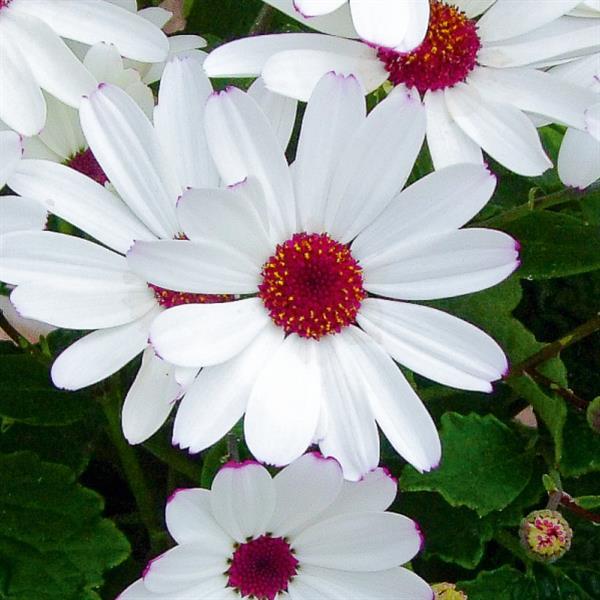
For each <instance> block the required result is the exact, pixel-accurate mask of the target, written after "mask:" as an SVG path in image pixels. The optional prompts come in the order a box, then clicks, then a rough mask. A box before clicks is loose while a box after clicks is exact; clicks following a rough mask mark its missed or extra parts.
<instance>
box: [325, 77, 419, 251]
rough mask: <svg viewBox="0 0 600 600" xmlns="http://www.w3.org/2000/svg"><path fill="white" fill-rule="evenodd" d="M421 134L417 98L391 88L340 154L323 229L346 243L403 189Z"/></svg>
mask: <svg viewBox="0 0 600 600" xmlns="http://www.w3.org/2000/svg"><path fill="white" fill-rule="evenodd" d="M424 138H425V110H424V108H423V105H422V104H421V100H420V99H419V97H418V96H411V95H409V94H407V93H405V91H404V90H402V89H400V88H396V89H395V90H394V91H393V92H392V93H391V94H390V95H389V96H388V97H387V98H386V100H385V101H384V102H382V103H380V104H378V105H377V107H376V108H375V109H374V110H373V111H372V112H371V113H370V114H369V116H368V117H367V119H366V121H365V122H364V123H363V124H362V126H361V127H360V129H359V130H358V131H357V132H356V134H355V135H354V137H353V138H352V139H351V141H350V143H349V144H348V148H347V150H346V152H345V153H344V154H343V155H342V157H340V161H339V163H338V168H337V169H336V171H335V174H334V176H333V179H332V182H331V188H330V191H329V197H328V200H327V209H326V212H325V230H326V231H328V232H330V233H331V235H332V236H333V237H334V238H335V239H336V240H338V241H340V242H349V241H350V240H352V239H353V238H355V237H356V235H357V234H358V233H360V231H361V230H362V229H364V228H365V227H366V226H367V225H369V224H370V223H371V222H372V221H373V220H374V219H375V218H376V217H377V216H378V215H379V214H380V213H381V212H382V211H383V210H384V209H385V207H386V206H387V205H388V204H389V203H390V201H391V200H392V198H393V197H394V196H395V195H396V194H397V193H398V192H400V190H401V189H402V188H403V187H404V184H405V183H406V180H407V179H408V176H409V175H410V172H411V171H412V168H413V165H414V162H415V160H416V158H417V155H418V153H419V151H420V149H421V146H422V145H423V140H424ZM390 165H394V167H393V168H390Z"/></svg>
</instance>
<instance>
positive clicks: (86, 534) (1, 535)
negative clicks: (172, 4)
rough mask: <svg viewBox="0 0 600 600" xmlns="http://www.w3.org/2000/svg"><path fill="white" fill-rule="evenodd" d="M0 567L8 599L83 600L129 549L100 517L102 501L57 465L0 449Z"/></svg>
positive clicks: (30, 455) (4, 594)
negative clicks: (0, 453) (4, 574)
mask: <svg viewBox="0 0 600 600" xmlns="http://www.w3.org/2000/svg"><path fill="white" fill-rule="evenodd" d="M0 473H1V474H2V475H1V478H2V487H1V488H0V516H1V518H0V571H4V572H6V573H8V577H7V578H6V580H5V588H4V590H3V595H2V594H0V595H1V596H2V597H3V598H6V599H7V600H34V599H35V600H82V598H91V597H93V596H91V595H90V594H91V592H92V590H93V588H96V587H98V586H100V585H101V584H102V581H103V579H102V574H103V572H104V571H105V570H107V569H109V568H111V567H113V566H115V565H117V564H119V563H121V562H122V561H123V560H125V558H126V557H127V556H128V554H129V544H128V542H127V540H126V538H125V537H124V536H123V534H122V533H121V532H120V531H119V530H118V529H117V528H116V527H115V525H114V524H113V523H112V522H111V521H109V520H108V519H103V518H102V517H101V512H102V508H103V501H102V498H101V497H100V496H98V495H97V494H96V493H95V492H93V491H91V490H89V489H86V488H84V487H82V486H81V485H79V484H77V483H76V482H75V476H74V474H73V472H72V471H71V470H70V469H68V468H67V467H65V466H63V465H57V464H53V463H47V462H42V461H41V460H40V459H39V458H38V457H37V456H36V455H35V454H33V453H30V452H22V453H16V454H10V455H0Z"/></svg>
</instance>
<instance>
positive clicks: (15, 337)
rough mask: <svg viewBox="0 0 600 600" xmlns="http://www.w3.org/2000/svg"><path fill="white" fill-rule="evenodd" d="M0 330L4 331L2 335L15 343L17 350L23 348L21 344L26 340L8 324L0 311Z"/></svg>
mask: <svg viewBox="0 0 600 600" xmlns="http://www.w3.org/2000/svg"><path fill="white" fill-rule="evenodd" d="M0 328H1V329H3V330H4V333H6V335H7V336H8V337H9V338H10V339H11V340H12V341H13V342H14V343H15V344H17V346H19V348H22V347H23V342H26V343H29V342H27V340H26V339H25V338H24V337H23V336H22V335H21V334H20V333H19V332H18V331H17V330H16V329H15V328H14V327H13V326H12V325H11V324H10V323H9V322H8V319H7V318H6V317H5V316H4V313H3V312H2V311H1V310H0Z"/></svg>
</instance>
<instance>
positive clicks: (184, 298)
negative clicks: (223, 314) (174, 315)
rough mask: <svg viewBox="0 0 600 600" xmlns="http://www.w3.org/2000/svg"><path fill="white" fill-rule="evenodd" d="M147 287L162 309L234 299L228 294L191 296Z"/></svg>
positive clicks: (156, 287) (155, 287) (153, 286)
mask: <svg viewBox="0 0 600 600" xmlns="http://www.w3.org/2000/svg"><path fill="white" fill-rule="evenodd" d="M148 287H149V288H150V289H151V290H152V291H153V292H154V297H155V298H156V301H157V302H158V303H159V304H160V305H161V306H163V307H164V308H173V307H174V306H181V305H182V304H218V303H219V302H229V301H230V300H233V299H234V298H233V296H231V295H229V294H219V295H217V294H192V293H190V292H178V291H176V290H168V289H166V288H162V287H160V286H158V285H153V284H152V283H149V284H148Z"/></svg>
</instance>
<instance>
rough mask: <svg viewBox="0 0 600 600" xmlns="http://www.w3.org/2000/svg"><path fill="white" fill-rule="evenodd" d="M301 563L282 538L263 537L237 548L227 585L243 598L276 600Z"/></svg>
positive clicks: (285, 588)
mask: <svg viewBox="0 0 600 600" xmlns="http://www.w3.org/2000/svg"><path fill="white" fill-rule="evenodd" d="M297 565H298V560H297V559H296V557H295V556H294V555H293V554H292V550H291V548H290V545H289V544H288V543H287V542H286V541H285V540H284V539H283V538H273V537H269V536H266V535H261V536H260V537H259V538H257V539H255V540H252V541H250V542H247V543H245V544H241V545H240V546H238V548H237V549H236V551H235V552H234V554H233V557H232V559H231V567H230V568H229V571H228V574H229V581H228V585H229V586H230V587H232V588H235V589H237V590H238V591H239V593H240V594H241V595H242V597H246V596H252V597H254V598H256V599H257V600H273V599H274V598H275V596H277V594H278V593H279V592H283V591H286V590H287V588H288V584H289V582H290V580H291V579H292V577H294V575H296V567H297Z"/></svg>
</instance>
